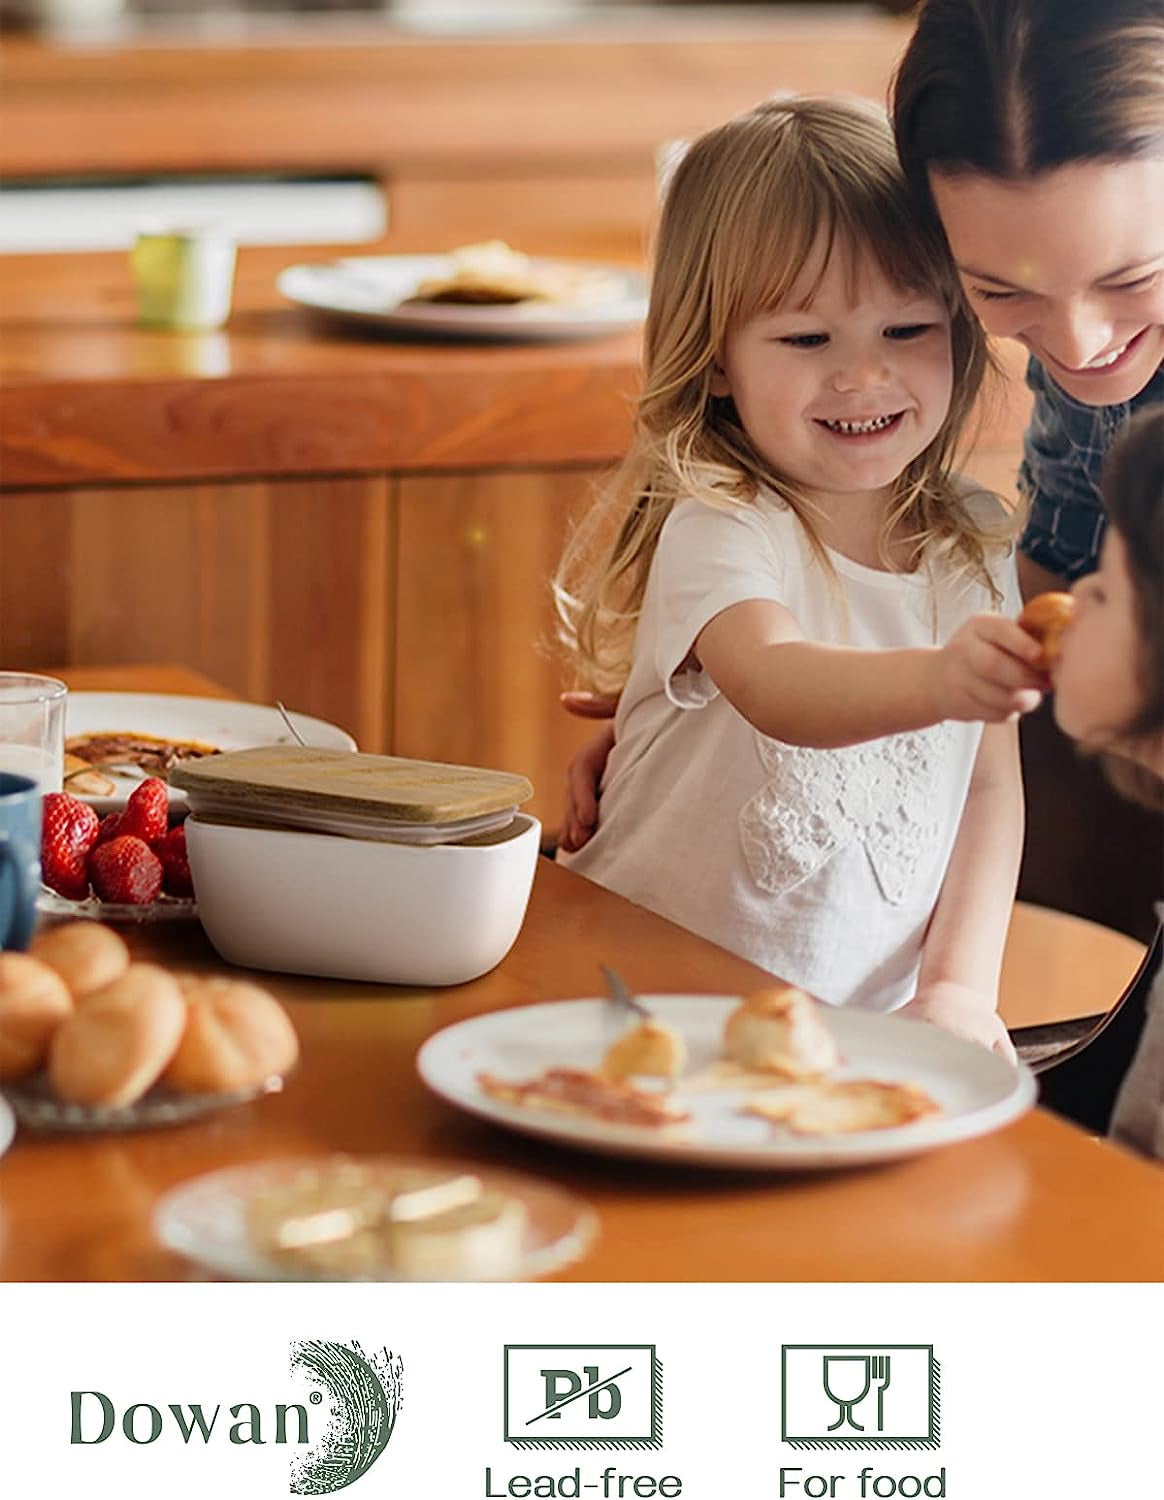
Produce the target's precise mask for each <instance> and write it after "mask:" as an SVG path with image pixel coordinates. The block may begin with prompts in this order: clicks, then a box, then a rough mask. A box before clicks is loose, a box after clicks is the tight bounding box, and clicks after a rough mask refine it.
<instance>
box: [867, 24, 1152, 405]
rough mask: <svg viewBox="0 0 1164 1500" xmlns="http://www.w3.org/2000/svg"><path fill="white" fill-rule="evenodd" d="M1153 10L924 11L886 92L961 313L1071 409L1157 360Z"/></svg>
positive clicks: (1122, 384)
mask: <svg viewBox="0 0 1164 1500" xmlns="http://www.w3.org/2000/svg"><path fill="white" fill-rule="evenodd" d="M1162 57H1164V8H1162V7H1161V3H1160V0H926V3H925V4H924V5H923V6H922V9H921V13H920V15H919V16H918V22H917V27H916V30H915V32H914V35H913V37H912V39H911V41H910V44H909V46H908V48H907V50H906V52H905V55H904V57H903V58H902V61H901V64H900V66H899V68H898V71H897V75H896V77H895V79H894V85H893V120H894V130H895V132H896V136H897V144H898V150H899V151H900V154H901V160H902V162H903V163H904V166H905V170H906V172H907V174H908V175H909V177H910V179H911V181H912V182H913V184H914V187H915V189H916V190H917V192H918V196H919V197H920V198H923V199H924V198H926V197H929V198H930V200H931V202H932V204H933V205H934V206H935V207H936V209H937V212H938V214H939V215H940V216H941V221H942V224H943V227H944V229H945V232H946V235H947V237H948V239H949V242H950V246H951V248H952V250H953V253H954V258H955V260H956V261H957V262H958V265H959V267H960V269H961V272H962V278H963V283H964V285H965V287H966V290H967V295H968V296H969V299H970V302H971V305H972V306H973V307H974V309H975V311H976V312H977V313H978V315H979V316H980V317H981V319H982V321H983V323H984V324H985V326H986V327H987V328H988V329H989V330H990V332H991V333H995V334H1000V335H1003V336H1005V337H1008V338H1016V339H1018V340H1020V341H1021V342H1022V343H1024V344H1026V345H1027V347H1028V348H1029V349H1030V350H1031V352H1032V353H1033V354H1035V355H1036V356H1037V357H1038V358H1039V359H1040V360H1041V361H1042V362H1043V363H1044V364H1045V365H1046V366H1047V368H1048V370H1049V371H1050V372H1051V374H1052V375H1053V376H1054V378H1055V380H1056V381H1057V382H1058V383H1059V384H1060V385H1061V386H1062V387H1063V388H1064V389H1065V390H1066V391H1067V392H1068V393H1069V394H1070V395H1072V396H1074V397H1075V398H1076V399H1077V400H1079V401H1082V402H1084V403H1086V404H1088V405H1092V406H1104V405H1112V404H1116V403H1118V402H1123V401H1127V400H1130V399H1131V397H1133V396H1134V395H1136V394H1137V393H1138V392H1139V391H1140V390H1142V389H1143V388H1144V386H1145V385H1146V384H1147V383H1148V381H1149V380H1151V379H1152V377H1153V375H1154V374H1155V372H1156V370H1157V368H1158V367H1159V365H1160V362H1161V359H1162V358H1164V241H1162V240H1161V233H1160V204H1161V202H1162V201H1164V65H1162V63H1161V58H1162Z"/></svg>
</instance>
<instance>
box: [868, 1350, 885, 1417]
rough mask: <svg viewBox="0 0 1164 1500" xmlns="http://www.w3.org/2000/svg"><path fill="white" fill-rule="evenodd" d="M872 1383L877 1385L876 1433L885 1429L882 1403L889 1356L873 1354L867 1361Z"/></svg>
mask: <svg viewBox="0 0 1164 1500" xmlns="http://www.w3.org/2000/svg"><path fill="white" fill-rule="evenodd" d="M869 1364H870V1371H871V1374H872V1377H873V1381H874V1383H875V1384H876V1385H877V1431H878V1432H883V1431H884V1429H885V1413H884V1409H883V1406H882V1403H883V1401H884V1399H885V1392H886V1391H887V1390H888V1389H889V1355H888V1354H875V1355H873V1357H872V1359H871V1360H870V1361H869Z"/></svg>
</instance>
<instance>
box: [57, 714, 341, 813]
mask: <svg viewBox="0 0 1164 1500" xmlns="http://www.w3.org/2000/svg"><path fill="white" fill-rule="evenodd" d="M289 717H290V719H291V721H292V723H293V724H294V725H295V727H296V729H298V731H299V733H300V734H301V735H302V736H303V738H304V739H305V740H306V741H307V743H308V744H309V745H320V746H324V747H327V748H330V749H336V750H354V749H355V748H356V742H355V740H354V739H353V738H352V736H351V735H350V734H348V733H347V731H346V730H344V729H341V728H340V727H339V726H338V725H337V724H329V723H327V722H326V720H324V719H315V718H312V717H310V716H309V715H308V714H299V713H293V714H291V715H290V716H289ZM294 743H295V737H294V736H293V735H292V733H291V731H290V730H289V729H288V727H287V725H286V723H285V722H284V720H283V717H282V715H281V714H280V712H279V710H278V709H277V708H276V707H275V706H274V704H267V703H236V702H234V701H233V700H232V699H230V698H188V697H185V696H184V695H182V694H177V693H70V694H69V697H68V701H67V704H66V708H65V752H66V756H73V757H74V761H69V762H67V764H66V768H65V778H66V779H65V784H64V785H65V790H66V791H68V792H72V793H73V794H74V795H75V796H78V797H83V798H84V800H85V801H86V802H88V803H90V804H91V805H92V807H93V808H94V809H95V810H96V811H97V812H98V813H101V814H104V813H108V812H116V811H118V810H119V809H120V808H122V807H123V806H124V805H125V802H126V799H127V798H128V796H129V794H130V792H132V791H133V788H134V787H135V786H136V785H137V783H138V782H139V781H141V780H143V779H144V778H145V777H147V776H161V777H162V778H163V779H164V778H165V776H166V773H167V771H168V769H169V768H170V766H172V765H173V764H174V763H175V761H176V760H180V759H182V758H183V757H184V756H190V755H205V754H207V753H213V752H215V751H218V750H246V749H249V748H250V747H251V746H253V745H292V744H294ZM81 762H84V764H83V765H82V764H81ZM70 770H73V771H77V772H79V775H76V776H71V775H70ZM96 777H101V778H103V779H104V780H105V781H107V782H108V783H110V785H109V786H102V785H101V784H100V782H98V781H96V780H95V778H96ZM78 783H79V784H78ZM94 788H96V790H94ZM170 800H171V803H177V804H179V805H184V804H185V800H186V799H185V796H184V794H183V793H182V792H179V791H177V790H173V791H171V793H170Z"/></svg>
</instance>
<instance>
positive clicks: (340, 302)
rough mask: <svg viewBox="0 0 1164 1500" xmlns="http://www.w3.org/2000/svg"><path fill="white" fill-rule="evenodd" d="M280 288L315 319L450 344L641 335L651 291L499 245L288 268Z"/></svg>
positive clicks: (626, 278) (631, 280)
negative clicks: (464, 340) (323, 316)
mask: <svg viewBox="0 0 1164 1500" xmlns="http://www.w3.org/2000/svg"><path fill="white" fill-rule="evenodd" d="M474 257H476V259H474ZM277 285H278V288H279V291H280V292H281V293H282V295H283V296H284V297H286V298H287V299H288V301H290V302H297V303H299V304H300V305H301V306H303V307H308V308H311V309H312V310H313V311H316V312H322V313H327V314H330V315H331V316H333V317H338V318H340V319H343V320H345V321H349V322H359V323H363V324H365V325H367V326H370V327H373V328H380V329H382V330H384V331H385V332H389V333H391V332H397V333H417V334H424V335H436V336H439V337H445V338H468V339H504V340H508V341H530V342H533V341H537V340H556V339H577V338H594V337H596V336H598V335H601V334H608V333H618V332H621V331H623V330H624V329H628V328H634V327H637V326H638V325H639V324H640V323H641V322H642V321H643V319H644V318H645V317H646V312H647V282H646V278H645V277H644V276H642V275H641V274H640V273H639V272H637V271H631V270H627V269H625V268H623V267H617V266H605V265H596V264H591V263H584V262H574V261H551V260H537V259H532V258H527V257H526V256H523V255H520V254H518V253H517V252H516V251H511V250H509V248H508V246H503V245H479V246H466V247H464V248H463V249H462V250H459V251H454V252H453V253H452V254H450V255H380V256H356V257H351V258H349V259H346V260H337V261H331V262H329V263H328V264H325V265H299V266H288V267H287V268H286V270H284V271H282V272H281V273H280V275H279V279H278V283H277Z"/></svg>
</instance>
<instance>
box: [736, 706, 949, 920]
mask: <svg viewBox="0 0 1164 1500" xmlns="http://www.w3.org/2000/svg"><path fill="white" fill-rule="evenodd" d="M756 740H757V743H758V746H759V751H760V759H761V761H762V762H763V765H764V769H765V770H766V771H767V772H768V773H769V776H770V779H769V780H768V781H767V782H766V783H765V784H764V786H763V787H761V789H760V791H759V792H757V794H756V795H755V796H754V797H752V798H751V799H750V800H749V801H748V802H747V803H745V805H744V807H743V809H742V810H741V812H740V842H741V844H742V847H743V854H744V859H745V861H746V862H747V866H748V869H749V870H750V871H751V874H752V878H753V880H755V882H756V884H757V885H758V886H759V887H760V889H761V890H762V891H764V892H766V893H767V894H768V895H772V896H778V895H781V894H783V893H784V892H785V891H788V890H791V889H792V887H793V886H796V885H799V884H800V883H801V881H803V880H807V879H808V877H809V876H810V875H813V874H815V873H816V871H817V870H819V869H820V868H821V867H822V866H823V865H824V864H825V863H826V861H827V860H829V859H830V858H831V857H832V856H833V855H834V854H835V853H836V852H837V850H838V849H842V848H845V847H847V846H848V845H851V844H854V843H860V844H862V845H863V846H864V849H865V853H866V855H867V856H868V859H869V863H870V864H871V865H872V867H873V872H874V874H875V875H876V877H877V884H878V886H879V887H880V889H881V893H882V895H883V896H884V897H885V899H886V901H888V902H889V903H890V904H891V905H893V906H900V905H901V904H902V903H903V902H904V901H905V900H906V898H907V896H908V895H909V890H910V886H911V883H912V881H913V879H914V877H915V875H916V874H917V873H918V871H919V870H922V869H928V867H929V863H930V860H931V859H932V857H933V854H934V853H935V851H936V846H937V844H938V841H939V839H940V836H941V832H942V828H943V826H944V823H945V816H944V814H945V811H946V810H945V808H944V805H943V804H944V795H943V794H944V793H945V790H946V788H945V771H946V768H947V766H948V764H949V753H950V750H951V747H952V745H953V741H954V736H953V731H952V727H951V726H950V725H949V724H937V725H935V726H934V727H933V728H930V729H920V730H913V731H911V732H909V733H908V734H895V735H890V736H888V737H887V738H885V739H879V740H870V741H868V742H867V743H865V744H862V745H847V746H845V747H844V748H843V749H840V750H809V749H805V748H804V747H803V746H800V745H785V744H783V743H782V742H781V741H780V740H772V739H768V738H767V737H766V736H765V735H761V734H757V736H756ZM939 809H941V813H939Z"/></svg>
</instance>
